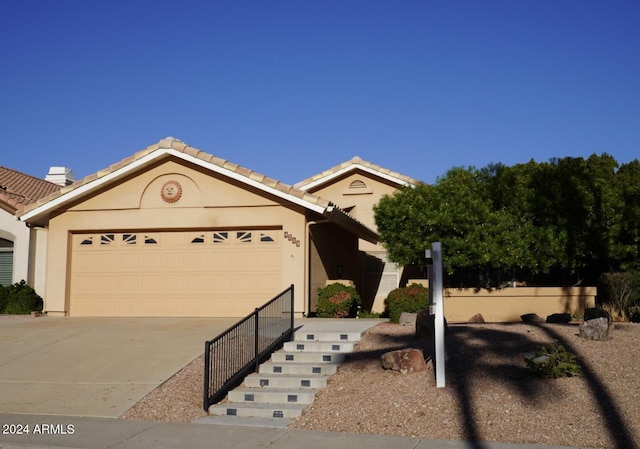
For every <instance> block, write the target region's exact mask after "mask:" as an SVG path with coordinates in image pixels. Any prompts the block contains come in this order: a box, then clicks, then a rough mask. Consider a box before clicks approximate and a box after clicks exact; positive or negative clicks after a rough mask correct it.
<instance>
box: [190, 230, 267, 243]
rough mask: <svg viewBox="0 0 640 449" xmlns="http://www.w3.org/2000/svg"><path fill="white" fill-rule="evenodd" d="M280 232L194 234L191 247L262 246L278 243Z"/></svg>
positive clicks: (191, 237)
mask: <svg viewBox="0 0 640 449" xmlns="http://www.w3.org/2000/svg"><path fill="white" fill-rule="evenodd" d="M278 233H279V231H271V230H260V231H233V232H229V231H215V232H211V233H201V232H200V233H198V232H196V233H193V234H191V236H190V240H189V243H190V244H191V245H207V244H213V245H230V244H239V245H248V244H254V245H256V244H257V245H262V244H273V243H276V238H277V236H278Z"/></svg>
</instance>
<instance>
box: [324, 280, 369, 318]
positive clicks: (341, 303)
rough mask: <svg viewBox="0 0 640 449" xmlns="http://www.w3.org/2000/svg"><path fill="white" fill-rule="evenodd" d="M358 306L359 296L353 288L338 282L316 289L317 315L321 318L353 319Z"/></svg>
mask: <svg viewBox="0 0 640 449" xmlns="http://www.w3.org/2000/svg"><path fill="white" fill-rule="evenodd" d="M359 305H360V295H359V294H358V292H357V291H356V289H355V288H353V287H349V286H346V285H343V284H340V283H339V282H336V283H334V284H329V285H327V286H326V287H323V288H319V289H318V307H317V311H316V312H317V314H318V316H319V317H321V318H347V317H354V316H356V314H357V312H358V306H359Z"/></svg>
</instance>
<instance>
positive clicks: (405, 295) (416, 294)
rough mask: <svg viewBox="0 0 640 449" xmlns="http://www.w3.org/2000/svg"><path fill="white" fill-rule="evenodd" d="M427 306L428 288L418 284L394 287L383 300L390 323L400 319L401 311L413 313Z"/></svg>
mask: <svg viewBox="0 0 640 449" xmlns="http://www.w3.org/2000/svg"><path fill="white" fill-rule="evenodd" d="M428 307H429V289H428V288H426V287H424V286H422V285H420V284H411V285H410V286H409V287H404V288H396V289H395V290H392V291H391V292H390V293H389V296H387V299H386V300H385V309H386V312H387V313H388V314H389V320H390V321H391V322H392V323H397V322H399V321H400V315H402V312H410V313H415V312H419V311H421V310H424V309H427V308H428Z"/></svg>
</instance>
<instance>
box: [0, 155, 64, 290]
mask: <svg viewBox="0 0 640 449" xmlns="http://www.w3.org/2000/svg"><path fill="white" fill-rule="evenodd" d="M58 190H60V186H59V185H56V184H53V183H51V182H48V181H45V180H42V179H39V178H35V177H33V176H30V175H26V174H24V173H20V172H18V171H16V170H12V169H10V168H6V167H0V285H10V284H14V283H16V282H20V281H21V280H24V281H26V282H27V283H28V284H29V285H31V286H32V287H33V288H34V289H35V290H36V292H38V294H40V295H42V294H43V293H44V279H45V253H46V237H47V235H46V231H45V230H44V229H43V228H39V227H32V226H28V225H27V224H25V223H23V222H21V221H19V220H18V218H17V217H16V215H15V214H16V211H17V210H19V209H20V208H22V207H24V206H25V205H27V204H30V203H32V202H34V201H37V200H39V199H41V198H43V197H45V196H47V195H49V194H51V193H53V192H56V191H58Z"/></svg>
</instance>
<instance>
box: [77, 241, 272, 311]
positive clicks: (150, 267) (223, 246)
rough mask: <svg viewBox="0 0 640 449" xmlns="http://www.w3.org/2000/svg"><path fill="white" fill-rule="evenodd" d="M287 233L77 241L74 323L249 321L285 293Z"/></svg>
mask: <svg viewBox="0 0 640 449" xmlns="http://www.w3.org/2000/svg"><path fill="white" fill-rule="evenodd" d="M281 232H282V231H280V230H228V231H227V230H225V231H207V232H203V231H198V232H136V233H133V232H132V233H109V232H107V233H100V234H74V235H73V237H72V256H71V283H70V293H69V302H70V304H69V314H70V315H72V316H164V317H166V316H176V317H189V316H220V317H239V316H244V315H247V314H248V313H250V312H251V311H253V309H254V308H255V307H258V306H260V305H262V304H263V303H265V302H266V301H268V300H269V299H271V298H272V297H273V296H275V295H276V294H277V293H279V291H280V290H281V285H282V284H281V267H282V262H281V253H282V251H281V238H280V234H281Z"/></svg>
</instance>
